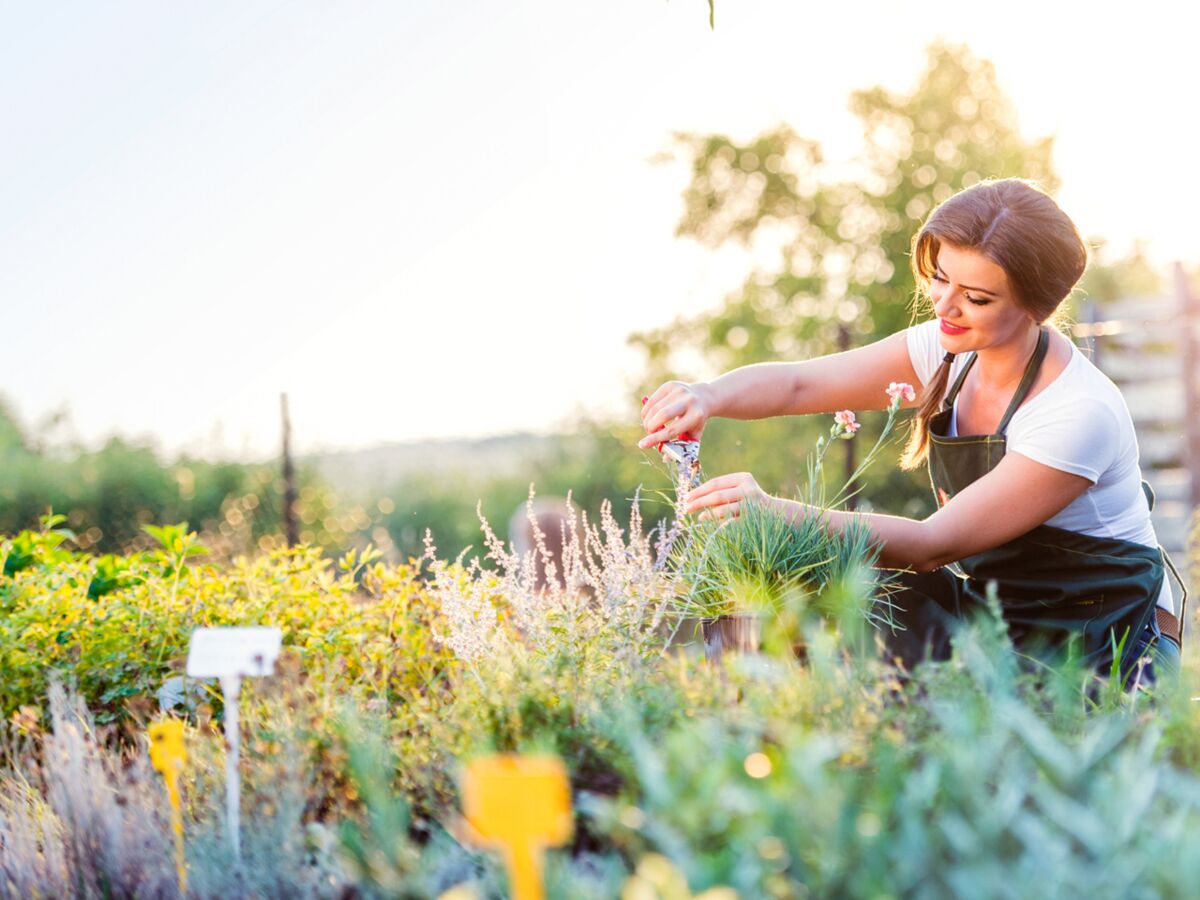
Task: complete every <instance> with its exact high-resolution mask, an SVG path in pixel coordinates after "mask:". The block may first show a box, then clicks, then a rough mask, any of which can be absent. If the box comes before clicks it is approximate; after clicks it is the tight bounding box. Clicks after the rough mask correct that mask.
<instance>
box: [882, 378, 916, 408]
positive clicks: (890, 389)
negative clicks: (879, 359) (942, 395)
mask: <svg viewBox="0 0 1200 900" xmlns="http://www.w3.org/2000/svg"><path fill="white" fill-rule="evenodd" d="M887 395H888V397H890V398H891V399H892V401H893V402H895V400H896V398H897V397H903V398H904V399H905V400H907V401H909V402H910V403H911V402H912V401H913V400H916V399H917V392H916V391H914V390H913V386H912V385H911V384H906V383H905V382H903V381H893V382H892V383H891V384H889V385H888V386H887Z"/></svg>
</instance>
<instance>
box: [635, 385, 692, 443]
mask: <svg viewBox="0 0 1200 900" xmlns="http://www.w3.org/2000/svg"><path fill="white" fill-rule="evenodd" d="M649 402H650V398H649V397H643V398H642V406H645V405H646V404H647V403H649ZM671 440H673V441H699V440H700V438H697V437H692V435H691V433H690V432H687V431H685V432H684V433H683V434H681V435H680V436H679V437H677V438H672V439H671ZM666 443H667V441H660V442H659V444H658V447H657V448H656V449H657V450H658V452H659V453H662V448H663V445H664V444H666Z"/></svg>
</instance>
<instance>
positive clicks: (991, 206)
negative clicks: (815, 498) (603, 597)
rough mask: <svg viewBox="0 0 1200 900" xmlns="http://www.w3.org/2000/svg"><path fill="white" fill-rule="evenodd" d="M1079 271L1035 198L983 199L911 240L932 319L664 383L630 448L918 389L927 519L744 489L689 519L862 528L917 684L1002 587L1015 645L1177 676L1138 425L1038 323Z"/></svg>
mask: <svg viewBox="0 0 1200 900" xmlns="http://www.w3.org/2000/svg"><path fill="white" fill-rule="evenodd" d="M1087 259H1088V254H1087V247H1086V245H1085V244H1084V242H1083V241H1082V239H1081V238H1080V236H1079V233H1078V231H1077V230H1076V228H1075V225H1074V224H1073V223H1072V221H1071V220H1070V219H1069V218H1068V217H1067V215H1066V214H1065V213H1063V212H1062V210H1061V209H1059V207H1058V206H1057V204H1055V202H1054V201H1053V200H1052V199H1051V198H1050V197H1049V196H1048V195H1047V194H1045V193H1044V192H1043V191H1041V190H1040V189H1039V188H1037V187H1035V186H1034V185H1033V184H1032V183H1030V182H1028V181H1025V180H1023V179H1017V178H1008V179H1003V180H996V181H985V182H981V183H979V184H976V185H974V186H972V187H969V188H967V189H965V190H963V191H960V192H959V193H958V194H955V195H954V196H952V197H950V198H949V199H947V200H946V201H945V202H943V203H942V204H941V205H940V206H938V207H937V208H936V209H935V210H934V211H933V212H932V213H931V214H930V216H929V219H928V220H927V221H926V222H925V224H924V225H923V227H922V228H921V230H920V231H919V232H918V233H917V235H916V236H915V237H914V238H913V242H912V256H911V265H912V269H913V274H914V276H915V278H916V281H917V284H918V286H919V289H920V290H921V291H923V292H924V293H925V294H927V296H928V297H929V299H930V301H931V302H932V306H933V312H934V315H935V316H936V318H934V319H933V320H931V321H928V322H925V323H923V324H919V325H914V326H912V327H911V328H908V329H906V330H905V331H902V332H899V333H897V334H893V335H892V336H891V337H888V338H885V339H883V340H880V341H877V342H876V343H874V344H871V345H869V346H867V347H863V348H860V349H857V350H850V351H847V352H844V353H837V354H833V355H830V356H823V357H819V358H817V359H811V360H806V361H803V362H794V363H761V364H756V365H750V366H744V367H742V368H739V369H735V370H734V371H732V372H728V373H726V374H725V375H722V376H721V377H719V378H717V379H715V380H713V381H711V382H701V383H696V384H686V383H683V382H679V381H670V382H667V383H666V384H664V385H662V386H661V387H659V388H658V390H656V391H655V392H654V394H653V395H652V396H651V397H650V400H649V401H648V402H647V403H646V404H645V405H644V407H643V409H642V423H643V426H644V427H645V430H646V436H645V437H643V438H642V440H641V441H640V442H639V443H638V446H639V447H649V446H653V445H657V444H658V443H659V442H661V441H664V440H670V439H671V438H675V437H678V436H679V435H680V434H682V433H684V432H690V433H691V434H693V435H695V436H699V435H700V433H701V432H702V431H703V429H704V426H705V423H706V422H707V421H708V419H709V418H711V417H712V416H724V417H726V418H732V419H762V418H767V417H769V416H777V415H802V414H805V413H828V412H833V411H835V410H840V409H843V408H851V409H882V408H884V407H885V406H886V404H887V402H888V395H887V393H886V389H887V387H888V386H889V385H890V384H891V383H892V382H907V383H908V384H913V385H916V384H920V385H923V390H922V392H921V396H920V399H919V401H917V400H914V399H911V398H912V395H911V394H910V395H909V397H906V398H905V399H906V402H905V405H906V406H914V405H919V409H918V411H917V413H916V415H915V417H914V421H913V430H912V433H911V436H910V440H909V443H908V446H907V448H906V450H905V453H904V457H903V460H902V465H903V466H904V467H905V468H913V467H915V466H917V465H918V464H920V463H922V462H927V464H928V466H929V474H930V480H931V482H932V484H933V488H934V492H935V495H936V497H937V501H938V507H939V508H938V510H937V512H935V513H934V514H933V515H931V516H929V517H928V518H927V519H924V520H920V521H918V520H915V519H906V518H901V517H898V516H889V515H881V514H876V513H869V514H850V513H844V512H838V511H833V510H818V509H816V508H815V507H809V506H805V505H804V504H801V503H798V502H795V501H791V500H785V499H782V498H778V497H771V496H768V495H767V494H766V493H765V492H764V491H763V490H762V488H760V487H759V485H758V483H757V482H756V481H755V480H754V476H753V475H751V474H749V473H748V472H739V473H736V474H732V475H723V476H720V477H718V478H713V479H711V480H709V481H706V482H705V483H703V484H701V485H700V486H699V487H698V488H696V490H694V491H693V492H692V493H691V494H690V495H689V496H688V498H687V501H686V509H687V510H688V511H689V512H699V513H700V517H701V518H710V517H717V518H727V517H732V516H736V515H737V514H738V510H739V508H740V507H741V506H742V504H744V503H746V502H750V501H758V502H763V503H767V504H770V505H773V506H775V507H777V508H778V509H780V510H782V511H784V512H785V513H786V514H788V515H791V516H805V515H820V516H822V517H823V519H824V520H825V522H826V523H827V525H828V527H830V528H835V529H840V528H842V527H844V526H845V525H846V524H847V522H849V521H851V520H852V519H853V518H858V519H861V520H862V521H863V522H865V524H866V525H867V526H868V527H869V528H870V530H871V532H872V533H873V536H874V537H875V539H876V540H877V542H878V544H879V546H880V547H881V555H880V562H879V565H880V566H881V567H886V568H895V569H902V570H905V571H904V572H903V573H901V575H900V581H899V583H900V585H901V591H900V593H898V594H896V595H895V596H894V597H892V600H893V602H894V603H895V604H896V605H897V607H898V609H897V610H895V613H896V618H897V619H898V620H899V623H900V624H901V625H903V630H900V631H898V632H896V633H895V634H893V635H889V636H888V641H889V645H890V647H891V650H892V652H893V653H894V655H896V656H898V657H899V658H900V659H901V660H902V661H903V662H905V663H906V664H908V665H912V664H913V663H915V662H917V661H919V660H920V659H921V658H923V657H924V656H926V655H932V656H934V657H936V658H944V657H945V656H946V655H947V654H948V652H949V640H948V637H949V633H950V631H951V630H952V628H953V626H954V624H955V623H956V622H957V621H959V620H961V619H962V618H963V617H964V616H965V615H967V614H968V613H969V612H971V611H972V610H973V609H977V608H979V606H980V605H981V604H982V603H984V590H985V585H986V584H987V582H988V581H989V580H991V579H995V581H996V582H997V588H998V595H999V597H1000V600H1001V604H1002V607H1003V609H1004V615H1005V618H1006V620H1007V622H1008V625H1009V630H1010V634H1011V635H1012V637H1013V640H1014V643H1016V644H1017V646H1022V645H1032V644H1033V643H1034V642H1035V638H1036V639H1037V640H1043V639H1047V638H1048V639H1050V640H1051V641H1053V642H1054V643H1056V644H1058V643H1062V642H1063V641H1065V640H1066V639H1067V638H1068V637H1069V636H1070V635H1072V634H1079V635H1080V636H1081V637H1082V647H1083V651H1084V654H1085V661H1086V662H1088V663H1089V664H1091V665H1094V666H1096V667H1097V668H1099V669H1100V670H1101V671H1107V670H1108V666H1109V665H1110V664H1111V663H1112V660H1113V650H1112V648H1113V640H1114V637H1115V641H1116V642H1117V644H1118V645H1119V646H1120V647H1121V653H1120V662H1121V671H1122V673H1123V675H1124V676H1125V677H1126V678H1130V679H1132V678H1135V677H1137V678H1140V679H1141V680H1142V681H1143V682H1145V681H1147V680H1152V679H1153V666H1152V665H1151V667H1150V668H1149V670H1146V669H1144V668H1143V667H1144V666H1146V663H1145V662H1144V661H1142V662H1140V663H1139V660H1143V658H1144V657H1146V656H1149V657H1150V659H1152V660H1161V663H1162V664H1161V665H1160V669H1162V668H1171V669H1172V670H1174V669H1175V668H1176V667H1177V665H1178V659H1179V651H1180V646H1181V640H1180V630H1179V619H1177V618H1176V616H1175V610H1174V604H1173V599H1172V595H1171V591H1170V587H1169V585H1168V584H1167V581H1166V576H1165V572H1164V555H1163V554H1162V551H1161V550H1160V548H1159V547H1158V540H1157V538H1156V537H1155V534H1154V528H1153V526H1152V525H1151V522H1150V503H1151V502H1152V495H1151V494H1150V492H1149V488H1148V486H1146V490H1145V492H1143V482H1142V477H1141V471H1140V469H1139V466H1138V449H1137V440H1136V437H1135V434H1134V429H1133V422H1132V420H1131V418H1130V415H1129V410H1128V408H1127V407H1126V406H1125V402H1124V400H1123V398H1122V397H1121V394H1120V391H1119V390H1118V389H1117V387H1116V386H1115V385H1114V384H1113V383H1112V382H1111V381H1110V380H1109V379H1108V378H1107V377H1106V376H1105V375H1103V374H1102V373H1101V372H1100V371H1099V370H1098V369H1097V368H1096V367H1095V366H1093V365H1092V363H1091V362H1090V361H1089V360H1088V359H1087V358H1086V357H1085V356H1083V354H1081V353H1080V352H1079V350H1078V349H1076V347H1075V346H1074V344H1072V343H1071V341H1070V340H1068V339H1067V337H1066V336H1064V335H1063V334H1061V333H1060V332H1059V331H1057V330H1056V329H1055V328H1053V327H1051V326H1048V325H1047V324H1046V323H1047V322H1048V321H1049V320H1050V319H1051V318H1052V316H1053V315H1054V313H1055V311H1056V310H1057V309H1058V306H1059V304H1060V303H1062V301H1063V300H1064V299H1065V298H1066V297H1067V295H1068V294H1069V293H1070V292H1071V290H1072V288H1073V287H1074V286H1075V284H1076V282H1077V281H1078V280H1079V278H1080V276H1081V275H1082V274H1083V271H1084V268H1085V267H1086V265H1087ZM893 392H894V386H893ZM950 563H957V564H958V566H957V568H958V569H959V570H960V571H961V574H959V573H958V572H955V571H953V570H951V569H950V568H948V565H949V564H950ZM1185 598H1186V595H1185ZM1181 615H1182V613H1181ZM1126 635H1128V637H1127V638H1126V639H1125V640H1124V643H1123V644H1122V643H1121V641H1122V639H1123V638H1125V636H1126ZM1148 650H1153V651H1154V653H1152V654H1148V653H1147V651H1148Z"/></svg>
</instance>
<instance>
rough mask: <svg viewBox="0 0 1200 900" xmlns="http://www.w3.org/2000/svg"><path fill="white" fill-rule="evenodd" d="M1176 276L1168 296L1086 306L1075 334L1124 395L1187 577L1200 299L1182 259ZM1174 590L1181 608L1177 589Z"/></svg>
mask: <svg viewBox="0 0 1200 900" xmlns="http://www.w3.org/2000/svg"><path fill="white" fill-rule="evenodd" d="M1173 275H1174V289H1173V291H1172V292H1171V294H1169V295H1167V296H1163V297H1136V298H1126V299H1122V300H1118V301H1115V302H1111V303H1105V304H1103V305H1099V304H1096V303H1088V304H1086V305H1085V306H1084V309H1083V315H1082V316H1081V319H1082V321H1081V322H1079V323H1078V324H1077V325H1076V326H1075V327H1074V335H1075V338H1076V341H1077V343H1078V344H1079V345H1080V347H1081V349H1083V350H1084V351H1085V352H1089V351H1090V354H1091V358H1092V362H1093V363H1095V364H1096V366H1097V367H1098V368H1099V369H1100V370H1101V371H1103V372H1104V373H1105V374H1106V375H1107V376H1108V377H1109V378H1111V379H1112V380H1113V381H1114V382H1115V383H1116V384H1117V385H1118V386H1119V387H1120V388H1121V393H1122V394H1123V395H1124V396H1125V402H1126V404H1127V405H1128V406H1129V412H1130V414H1131V415H1132V417H1133V423H1134V427H1135V428H1136V429H1137V435H1138V447H1139V450H1140V452H1141V466H1142V476H1143V477H1144V478H1145V479H1146V480H1147V481H1149V482H1150V485H1151V487H1153V488H1154V493H1155V496H1156V501H1155V506H1154V512H1153V514H1152V517H1153V521H1154V530H1155V532H1156V534H1157V535H1158V539H1159V542H1160V543H1161V544H1162V546H1163V548H1164V549H1165V550H1166V551H1167V553H1169V554H1170V555H1171V558H1172V560H1173V561H1174V562H1175V564H1176V566H1178V567H1179V569H1180V572H1181V574H1182V575H1183V576H1184V578H1185V579H1187V580H1189V581H1190V579H1188V552H1187V551H1188V543H1189V534H1190V531H1191V525H1192V512H1193V510H1195V509H1196V508H1197V506H1198V505H1200V422H1198V421H1197V414H1198V413H1200V395H1198V390H1200V368H1198V362H1200V351H1198V345H1197V334H1196V329H1197V327H1200V300H1198V299H1197V297H1196V295H1195V293H1194V292H1193V291H1191V290H1190V289H1189V286H1188V284H1187V278H1186V277H1185V274H1184V271H1183V267H1182V266H1181V265H1180V264H1179V263H1176V264H1175V270H1174V273H1173ZM1172 589H1173V590H1175V599H1176V604H1177V608H1178V602H1179V591H1178V588H1177V587H1176V586H1175V585H1172ZM1192 608H1193V609H1195V607H1192Z"/></svg>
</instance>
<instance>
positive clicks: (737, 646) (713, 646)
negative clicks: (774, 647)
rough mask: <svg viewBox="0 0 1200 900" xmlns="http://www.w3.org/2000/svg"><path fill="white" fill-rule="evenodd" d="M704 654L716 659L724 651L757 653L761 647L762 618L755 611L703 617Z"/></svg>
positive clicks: (710, 659) (713, 659) (708, 657)
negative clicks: (710, 617)
mask: <svg viewBox="0 0 1200 900" xmlns="http://www.w3.org/2000/svg"><path fill="white" fill-rule="evenodd" d="M702 627H703V630H704V656H705V658H706V659H707V660H708V661H709V662H716V661H718V660H719V659H720V658H721V657H722V656H723V655H724V654H725V653H757V652H758V651H759V649H760V648H761V647H762V618H761V617H760V616H758V615H756V614H755V613H733V614H732V615H728V616H717V617H716V618H713V619H705V620H704V621H703V623H702Z"/></svg>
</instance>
